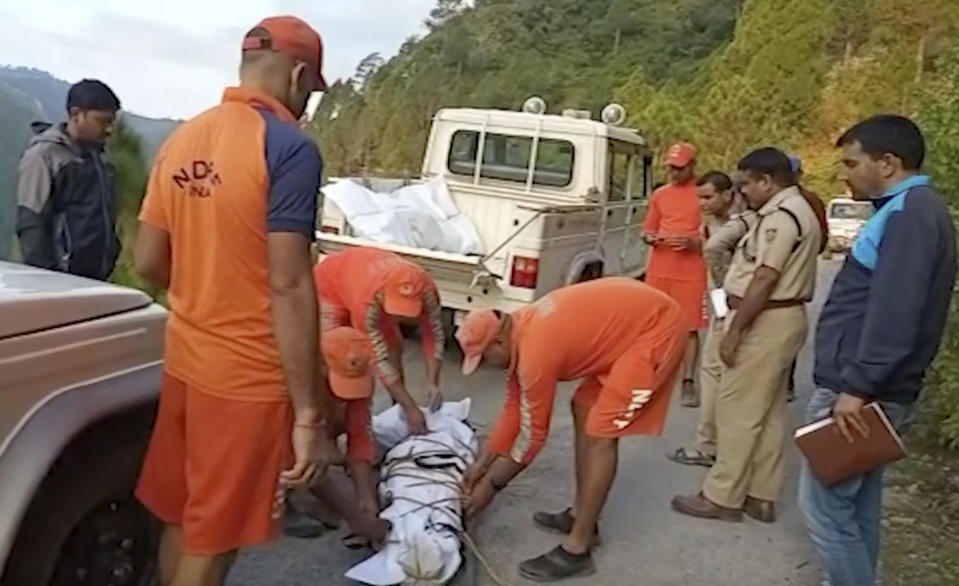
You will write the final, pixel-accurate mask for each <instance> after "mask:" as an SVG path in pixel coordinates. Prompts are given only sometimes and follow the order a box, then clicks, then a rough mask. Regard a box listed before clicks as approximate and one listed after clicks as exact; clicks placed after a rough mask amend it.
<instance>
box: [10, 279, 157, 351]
mask: <svg viewBox="0 0 959 586" xmlns="http://www.w3.org/2000/svg"><path fill="white" fill-rule="evenodd" d="M152 302H153V300H152V299H150V297H149V296H148V295H146V294H145V293H143V292H141V291H137V290H135V289H127V288H125V287H119V286H116V285H111V284H109V283H103V282H100V281H94V280H92V279H85V278H83V277H76V276H73V275H68V274H65V273H56V272H52V271H47V270H44V269H38V268H35V267H29V266H25V265H20V264H14V263H9V262H3V261H0V339H3V338H9V337H12V336H16V335H20V334H26V333H29V332H36V331H40V330H46V329H50V328H54V327H58V326H65V325H69V324H74V323H78V322H83V321H88V320H91V319H96V318H98V317H103V316H107V315H112V314H116V313H122V312H125V311H131V310H134V309H138V308H141V307H146V306H148V305H150V304H151V303H152Z"/></svg>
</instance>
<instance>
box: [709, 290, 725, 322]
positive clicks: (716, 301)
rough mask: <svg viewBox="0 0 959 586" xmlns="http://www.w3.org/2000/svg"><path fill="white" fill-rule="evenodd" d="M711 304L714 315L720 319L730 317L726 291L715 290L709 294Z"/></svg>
mask: <svg viewBox="0 0 959 586" xmlns="http://www.w3.org/2000/svg"><path fill="white" fill-rule="evenodd" d="M709 302H710V303H711V304H712V306H713V315H715V316H716V317H717V318H719V319H723V318H725V317H726V316H727V315H729V305H727V304H726V290H725V289H713V290H712V291H710V292H709Z"/></svg>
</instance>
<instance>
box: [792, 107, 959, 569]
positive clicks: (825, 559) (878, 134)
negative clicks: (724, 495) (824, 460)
mask: <svg viewBox="0 0 959 586" xmlns="http://www.w3.org/2000/svg"><path fill="white" fill-rule="evenodd" d="M837 146H838V147H839V148H841V149H842V173H841V176H842V178H843V180H844V181H845V182H846V183H847V184H848V185H849V187H850V189H851V190H852V192H853V195H854V197H855V198H856V199H859V200H871V201H872V202H873V203H874V205H875V207H876V213H875V215H874V216H873V218H872V219H871V220H870V221H869V223H868V224H866V226H865V228H864V229H863V231H862V233H861V235H860V236H859V237H858V238H857V239H856V241H855V243H854V244H853V247H852V251H851V252H850V254H849V256H848V258H847V259H846V262H845V264H844V265H843V267H842V269H841V270H840V272H839V274H838V276H837V277H836V280H835V282H834V283H833V286H832V290H831V291H830V293H829V299H828V301H827V302H826V306H825V307H824V308H823V312H822V315H821V316H820V318H819V325H818V328H817V330H816V366H815V373H814V378H815V381H816V386H817V387H818V390H817V391H816V392H815V394H814V395H813V397H812V400H811V401H810V403H809V407H808V410H807V417H808V419H809V421H815V420H818V419H822V418H823V417H826V416H828V415H830V414H831V415H832V416H833V417H834V418H835V419H836V422H837V424H838V426H839V429H840V431H841V432H842V434H843V435H844V436H845V438H846V439H847V441H850V442H854V441H869V440H868V429H867V428H866V425H865V423H864V420H863V417H862V409H863V407H864V406H865V405H866V404H867V403H870V402H873V401H878V402H879V404H880V405H881V406H882V408H883V410H884V411H885V412H886V414H887V415H888V416H889V419H890V420H891V421H892V422H893V424H894V425H896V426H897V427H901V426H902V425H903V424H904V422H905V420H906V418H907V416H908V414H909V411H910V410H911V406H912V404H913V403H915V401H916V398H917V396H918V394H919V391H920V388H921V387H922V382H923V376H924V375H925V372H926V369H927V368H928V367H929V364H930V363H931V362H932V359H933V357H934V356H935V354H936V352H937V350H938V347H939V342H940V339H941V337H942V331H943V327H944V325H945V321H946V314H947V312H948V310H949V301H950V299H951V296H952V288H953V285H954V283H955V279H956V241H955V231H954V229H953V225H952V220H951V218H950V216H949V211H948V209H947V208H946V205H945V204H944V203H943V201H942V200H941V199H940V198H939V196H938V195H937V193H936V191H935V189H934V188H933V186H932V184H931V181H930V179H929V178H928V177H926V176H925V175H921V174H920V172H919V171H920V167H921V166H922V162H923V159H924V157H925V142H924V140H923V137H922V134H921V132H920V131H919V128H917V127H916V125H915V124H913V123H912V122H911V121H910V120H908V119H906V118H903V117H901V116H891V115H883V116H876V117H874V118H870V119H868V120H866V121H864V122H861V123H859V124H858V125H856V126H854V127H853V128H852V129H850V130H849V131H848V132H846V134H844V135H843V136H842V138H840V139H839V142H838V144H837ZM882 474H883V470H882V468H879V469H876V470H872V471H871V472H868V473H866V474H864V475H862V476H857V477H855V478H852V479H850V480H848V481H845V482H843V483H840V484H838V485H835V486H832V487H826V486H824V485H823V484H822V483H820V482H819V481H818V480H817V479H816V477H815V476H813V475H812V474H811V472H810V470H809V467H808V466H807V465H804V466H803V470H802V474H801V477H800V481H799V504H800V508H801V509H802V512H803V516H804V517H805V520H806V526H807V528H808V530H809V535H810V537H811V538H812V541H813V546H814V548H815V549H816V553H817V554H818V556H819V558H820V560H821V562H822V564H823V569H824V570H825V571H826V572H827V573H828V575H829V580H830V582H831V584H832V586H869V585H872V584H875V582H876V561H877V559H878V557H879V527H880V515H881V497H882Z"/></svg>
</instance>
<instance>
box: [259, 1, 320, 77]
mask: <svg viewBox="0 0 959 586" xmlns="http://www.w3.org/2000/svg"><path fill="white" fill-rule="evenodd" d="M243 50H244V51H251V50H254V51H256V50H266V51H275V52H277V53H282V54H284V55H286V56H288V57H292V58H293V59H296V60H297V61H302V62H303V63H306V64H308V65H309V66H310V67H311V68H313V70H314V71H316V77H317V82H318V83H317V87H316V90H317V91H320V92H323V91H326V79H325V78H324V77H323V39H321V38H320V34H319V33H318V32H316V31H315V30H313V28H312V27H311V26H310V25H308V24H306V23H305V22H303V21H302V20H300V19H299V18H297V17H295V16H272V17H270V18H264V19H263V20H261V21H260V23H259V24H257V25H256V26H255V27H253V28H252V29H250V31H249V32H248V33H246V36H245V37H244V38H243Z"/></svg>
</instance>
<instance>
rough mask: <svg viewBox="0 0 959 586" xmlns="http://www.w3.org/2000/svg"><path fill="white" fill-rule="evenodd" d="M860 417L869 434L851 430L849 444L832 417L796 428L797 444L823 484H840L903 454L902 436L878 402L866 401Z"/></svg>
mask: <svg viewBox="0 0 959 586" xmlns="http://www.w3.org/2000/svg"><path fill="white" fill-rule="evenodd" d="M863 418H864V419H865V420H866V425H868V426H869V438H868V439H864V438H862V437H860V436H859V434H858V433H857V432H855V431H854V432H853V436H854V437H855V438H856V441H855V442H854V443H851V444H850V443H849V442H848V441H846V438H845V437H843V435H842V433H840V431H839V427H838V426H837V425H836V422H835V421H834V420H833V418H832V417H827V418H826V419H823V420H821V421H817V422H816V423H810V424H809V425H806V426H804V427H800V428H799V429H797V430H796V436H795V437H796V445H798V446H799V450H800V451H801V452H802V453H803V455H804V456H806V460H807V461H808V462H809V467H810V469H812V472H813V474H815V475H816V478H818V479H819V481H820V482H822V483H823V484H825V485H826V486H833V485H835V484H839V483H840V482H842V481H844V480H848V479H849V478H852V477H853V476H857V475H859V474H865V473H866V472H869V471H870V470H873V469H874V468H877V467H879V466H883V465H885V464H890V463H892V462H895V461H896V460H900V459H902V458H904V457H905V456H906V449H905V447H904V446H903V445H902V438H900V437H899V434H898V433H896V428H895V427H893V425H892V423H891V422H890V421H889V418H888V417H886V414H885V413H883V410H882V407H880V406H879V404H878V403H870V404H868V405H866V407H865V408H864V409H863Z"/></svg>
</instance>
